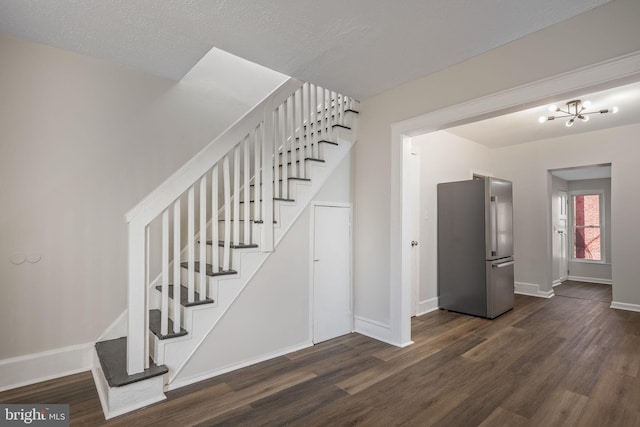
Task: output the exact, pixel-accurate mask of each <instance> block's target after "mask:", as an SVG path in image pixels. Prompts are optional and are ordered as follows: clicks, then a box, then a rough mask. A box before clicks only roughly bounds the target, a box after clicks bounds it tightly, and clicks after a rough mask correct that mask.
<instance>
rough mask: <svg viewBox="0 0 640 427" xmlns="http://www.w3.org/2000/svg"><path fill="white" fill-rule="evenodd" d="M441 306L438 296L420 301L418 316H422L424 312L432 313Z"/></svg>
mask: <svg viewBox="0 0 640 427" xmlns="http://www.w3.org/2000/svg"><path fill="white" fill-rule="evenodd" d="M438 308H439V304H438V297H434V298H429V299H427V300H424V301H420V302H419V303H418V312H417V313H416V316H422V315H423V314H427V313H431V312H432V311H436V310H437V309H438Z"/></svg>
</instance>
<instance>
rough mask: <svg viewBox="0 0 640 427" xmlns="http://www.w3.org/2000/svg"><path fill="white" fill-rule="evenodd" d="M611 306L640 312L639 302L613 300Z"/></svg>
mask: <svg viewBox="0 0 640 427" xmlns="http://www.w3.org/2000/svg"><path fill="white" fill-rule="evenodd" d="M610 307H611V308H615V309H617V310H627V311H638V312H640V305H639V304H627V303H626V302H615V301H612V302H611V305H610Z"/></svg>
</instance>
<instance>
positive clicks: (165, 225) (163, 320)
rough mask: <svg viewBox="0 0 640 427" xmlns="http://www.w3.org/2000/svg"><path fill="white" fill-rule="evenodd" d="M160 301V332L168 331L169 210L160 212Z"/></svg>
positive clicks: (166, 332)
mask: <svg viewBox="0 0 640 427" xmlns="http://www.w3.org/2000/svg"><path fill="white" fill-rule="evenodd" d="M161 298H162V301H161V303H160V307H161V308H160V311H161V313H162V315H161V317H160V333H161V334H162V335H167V334H168V333H169V210H168V209H165V211H164V212H162V291H161Z"/></svg>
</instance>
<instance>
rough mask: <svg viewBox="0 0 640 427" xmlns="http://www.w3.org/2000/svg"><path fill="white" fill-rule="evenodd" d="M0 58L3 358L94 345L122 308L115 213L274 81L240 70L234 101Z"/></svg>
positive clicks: (194, 86)
mask: <svg viewBox="0 0 640 427" xmlns="http://www.w3.org/2000/svg"><path fill="white" fill-rule="evenodd" d="M0 52H1V57H2V66H1V67H0V93H1V94H2V96H1V97H0V135H1V136H0V206H1V207H2V209H0V260H1V261H0V319H1V321H2V323H3V325H5V327H3V328H1V329H0V342H2V345H1V346H0V360H2V359H6V358H11V357H16V356H22V355H28V354H33V353H38V352H43V351H45V350H52V349H60V348H63V347H68V346H73V345H79V344H84V343H89V342H92V341H95V340H96V339H97V338H98V337H99V336H100V334H101V333H102V332H103V331H104V330H105V328H106V327H107V326H108V325H109V324H110V323H111V322H113V321H114V320H115V319H116V317H117V316H118V315H120V314H121V313H122V312H123V310H124V309H125V308H126V287H127V274H126V271H127V270H126V269H127V229H126V223H125V220H124V214H125V212H127V211H128V210H129V209H130V208H132V207H133V206H134V205H135V204H136V203H137V202H139V201H140V200H141V199H142V198H143V197H144V196H145V195H146V194H147V193H149V192H150V191H151V190H152V189H154V188H155V187H156V186H158V185H159V184H160V183H161V182H162V181H163V180H165V179H166V178H167V177H168V176H169V175H171V174H172V173H173V172H174V171H175V170H176V169H177V168H178V167H179V166H181V165H182V164H183V163H185V162H186V161H187V160H188V159H190V158H191V157H192V156H193V155H194V154H195V153H196V152H198V151H199V150H200V149H201V148H202V147H204V146H205V145H206V144H208V143H209V142H211V141H212V140H213V138H214V137H215V136H217V135H218V134H220V133H221V132H222V131H223V130H224V129H225V128H227V127H228V126H229V125H230V124H232V123H233V122H234V121H235V120H237V119H238V118H239V117H240V116H242V115H243V114H244V113H246V112H247V111H248V110H249V109H250V108H251V107H252V106H254V105H255V104H256V103H257V102H258V101H260V100H261V99H262V98H263V97H264V96H266V95H267V94H268V93H269V92H271V91H272V90H273V89H274V88H275V87H276V86H277V85H278V84H279V81H280V80H281V79H282V77H281V75H279V74H278V73H274V74H271V73H273V72H266V71H265V69H263V68H262V67H260V69H257V68H255V67H251V66H249V67H248V68H247V67H245V66H242V65H241V64H236V65H237V66H238V67H240V68H241V69H242V75H244V76H247V75H253V76H254V78H253V79H251V80H250V81H251V82H253V83H255V84H256V86H255V90H254V91H252V92H251V93H248V94H246V96H245V97H244V98H241V97H234V96H233V95H231V94H229V93H225V92H223V91H220V90H216V88H215V87H212V86H211V85H207V84H204V83H203V82H202V81H198V80H196V81H193V80H185V81H183V82H179V83H176V82H174V81H170V80H167V79H163V78H159V77H154V76H152V75H149V74H146V73H144V72H140V71H136V70H132V69H128V68H126V67H121V66H117V65H113V64H110V63H107V62H105V61H101V60H97V59H94V58H89V57H86V56H82V55H78V54H74V53H70V52H67V51H63V50H60V49H56V48H52V47H48V46H45V45H41V44H36V43H32V42H28V41H25V40H20V39H16V38H12V37H8V36H4V35H0ZM218 66H219V67H224V66H225V64H224V63H218ZM264 72H266V74H267V77H266V78H265V77H264V76H263V73H264ZM228 74H229V75H233V73H232V72H229V73H228ZM276 74H278V75H276ZM15 253H18V254H38V255H40V256H41V259H40V261H39V262H37V263H23V264H20V265H14V264H12V263H11V262H10V261H9V260H10V259H11V258H12V256H13V255H14V254H15Z"/></svg>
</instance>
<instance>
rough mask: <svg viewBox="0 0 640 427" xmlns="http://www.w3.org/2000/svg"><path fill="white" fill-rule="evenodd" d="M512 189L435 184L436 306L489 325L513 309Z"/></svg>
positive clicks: (483, 182)
mask: <svg viewBox="0 0 640 427" xmlns="http://www.w3.org/2000/svg"><path fill="white" fill-rule="evenodd" d="M513 267H514V260H513V198H512V184H511V182H509V181H505V180H502V179H496V178H484V179H474V180H469V181H458V182H448V183H442V184H438V299H439V301H438V303H439V306H440V308H441V309H445V310H450V311H456V312H459V313H465V314H472V315H475V316H481V317H487V318H489V319H493V318H495V317H497V316H499V315H501V314H502V313H504V312H506V311H508V310H510V309H512V308H513V302H514V279H513Z"/></svg>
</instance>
